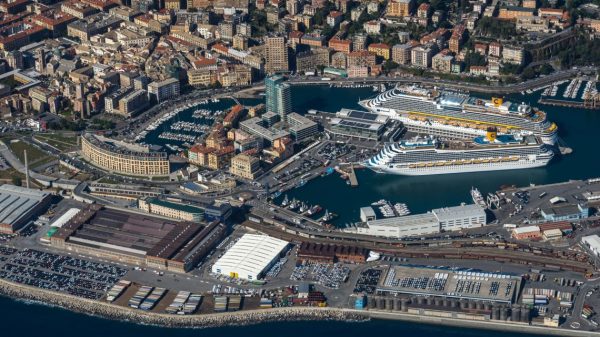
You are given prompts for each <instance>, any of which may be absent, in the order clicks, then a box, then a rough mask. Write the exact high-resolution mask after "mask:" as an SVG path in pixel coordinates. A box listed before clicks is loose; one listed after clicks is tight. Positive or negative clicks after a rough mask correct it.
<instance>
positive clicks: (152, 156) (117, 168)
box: [81, 134, 170, 177]
mask: <svg viewBox="0 0 600 337" xmlns="http://www.w3.org/2000/svg"><path fill="white" fill-rule="evenodd" d="M81 155H82V156H83V157H84V158H85V159H86V160H87V161H89V162H90V163H91V164H93V165H95V166H98V167H100V168H102V169H105V170H107V171H110V172H114V173H119V174H125V175H133V176H144V177H154V176H166V175H169V173H170V170H169V157H168V155H167V153H166V152H152V151H150V150H149V149H148V148H147V147H143V146H139V145H135V144H129V143H125V142H121V141H117V140H114V139H110V138H106V137H103V136H99V135H93V134H84V135H83V136H82V137H81Z"/></svg>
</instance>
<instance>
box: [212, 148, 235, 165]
mask: <svg viewBox="0 0 600 337" xmlns="http://www.w3.org/2000/svg"><path fill="white" fill-rule="evenodd" d="M234 154H235V150H234V148H233V146H226V147H224V148H222V149H220V150H217V151H214V152H211V153H209V154H208V168H210V169H213V170H221V169H223V168H224V167H225V166H227V164H229V163H230V161H231V157H233V155H234Z"/></svg>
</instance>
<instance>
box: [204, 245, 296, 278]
mask: <svg viewBox="0 0 600 337" xmlns="http://www.w3.org/2000/svg"><path fill="white" fill-rule="evenodd" d="M287 247H288V242H287V241H283V240H280V239H276V238H272V237H270V236H267V235H258V234H245V235H244V236H242V237H241V238H240V239H239V240H238V242H236V243H235V244H234V245H233V246H232V247H231V248H229V250H228V251H227V252H226V253H225V254H223V256H222V257H221V258H220V259H219V260H217V262H215V264H214V265H213V266H212V272H213V273H215V274H222V275H226V276H229V277H231V278H241V279H245V280H249V281H255V280H259V279H260V278H261V277H262V276H263V275H264V273H265V272H267V271H268V270H269V268H270V267H271V266H273V264H274V263H275V262H277V260H278V259H279V257H280V256H281V254H282V253H283V252H284V251H285V250H286V249H287Z"/></svg>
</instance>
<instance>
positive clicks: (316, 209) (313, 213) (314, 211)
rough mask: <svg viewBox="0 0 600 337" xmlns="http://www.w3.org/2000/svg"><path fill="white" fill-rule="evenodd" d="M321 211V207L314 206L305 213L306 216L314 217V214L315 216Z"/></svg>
mask: <svg viewBox="0 0 600 337" xmlns="http://www.w3.org/2000/svg"><path fill="white" fill-rule="evenodd" d="M321 210H323V208H321V206H319V205H314V206H313V207H311V208H310V209H309V210H308V213H307V214H308V215H315V214H317V213H319V212H321Z"/></svg>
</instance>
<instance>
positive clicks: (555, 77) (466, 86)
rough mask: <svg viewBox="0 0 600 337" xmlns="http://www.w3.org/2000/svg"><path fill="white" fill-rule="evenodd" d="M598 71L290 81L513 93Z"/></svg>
mask: <svg viewBox="0 0 600 337" xmlns="http://www.w3.org/2000/svg"><path fill="white" fill-rule="evenodd" d="M589 71H596V69H595V68H591V67H588V68H579V69H569V70H564V71H558V72H555V73H552V74H550V75H548V76H545V77H538V78H535V79H532V80H529V81H526V82H521V83H516V84H509V85H496V86H494V85H481V84H471V83H466V82H456V81H448V80H442V79H432V78H425V77H357V78H336V79H332V80H330V81H323V80H321V79H315V78H311V79H307V78H292V79H290V80H289V81H288V83H290V84H327V83H336V84H345V83H366V84H379V83H421V84H426V85H435V86H440V85H443V86H446V87H451V88H456V89H462V90H468V91H475V92H482V93H488V94H512V93H518V92H522V91H525V90H529V89H534V88H539V87H541V86H545V85H549V84H551V83H553V82H556V81H562V80H566V79H569V78H572V77H574V76H576V75H577V74H579V73H582V72H589Z"/></svg>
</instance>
